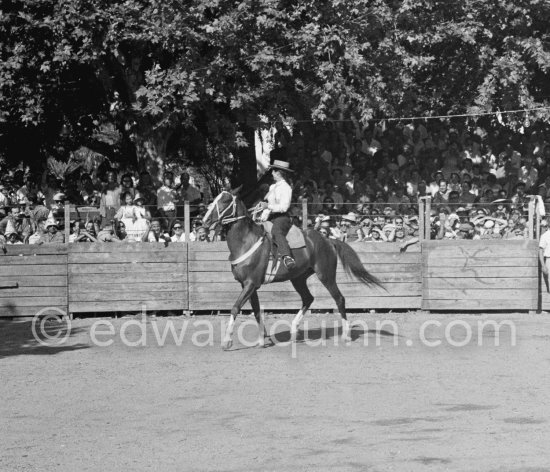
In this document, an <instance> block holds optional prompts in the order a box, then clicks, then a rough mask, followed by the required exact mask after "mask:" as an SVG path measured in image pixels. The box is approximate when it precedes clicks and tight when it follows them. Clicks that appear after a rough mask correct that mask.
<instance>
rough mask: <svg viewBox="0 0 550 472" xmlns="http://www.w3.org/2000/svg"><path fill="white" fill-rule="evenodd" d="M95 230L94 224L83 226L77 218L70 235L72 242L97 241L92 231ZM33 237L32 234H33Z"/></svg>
mask: <svg viewBox="0 0 550 472" xmlns="http://www.w3.org/2000/svg"><path fill="white" fill-rule="evenodd" d="M90 230H91V231H93V224H91V226H90V227H88V228H86V226H84V227H82V224H81V222H80V220H76V221H75V222H74V223H73V226H72V232H71V235H70V236H69V242H70V243H92V242H97V239H96V237H95V234H93V233H91V232H90ZM31 237H32V236H31Z"/></svg>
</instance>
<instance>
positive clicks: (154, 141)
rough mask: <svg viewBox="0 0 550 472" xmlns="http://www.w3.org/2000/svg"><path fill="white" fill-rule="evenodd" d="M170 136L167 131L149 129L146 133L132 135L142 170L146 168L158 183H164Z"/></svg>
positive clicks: (139, 166)
mask: <svg viewBox="0 0 550 472" xmlns="http://www.w3.org/2000/svg"><path fill="white" fill-rule="evenodd" d="M169 138H170V133H169V132H167V131H153V132H152V131H151V130H148V132H147V133H144V134H138V133H134V134H133V135H132V141H133V142H134V144H135V146H136V154H137V161H138V168H139V170H140V172H141V171H144V170H146V171H147V172H149V173H150V174H151V177H152V179H153V181H156V182H157V183H162V178H163V174H164V165H165V162H166V149H167V145H168V140H169Z"/></svg>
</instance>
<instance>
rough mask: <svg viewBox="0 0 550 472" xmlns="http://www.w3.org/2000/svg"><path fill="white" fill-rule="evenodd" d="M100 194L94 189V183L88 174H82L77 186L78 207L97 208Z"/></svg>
mask: <svg viewBox="0 0 550 472" xmlns="http://www.w3.org/2000/svg"><path fill="white" fill-rule="evenodd" d="M100 201H101V192H99V190H97V189H96V188H95V185H94V182H93V180H92V178H91V177H90V175H89V174H82V175H81V176H80V181H79V185H78V201H77V202H75V203H78V204H79V205H85V206H94V207H99V203H100Z"/></svg>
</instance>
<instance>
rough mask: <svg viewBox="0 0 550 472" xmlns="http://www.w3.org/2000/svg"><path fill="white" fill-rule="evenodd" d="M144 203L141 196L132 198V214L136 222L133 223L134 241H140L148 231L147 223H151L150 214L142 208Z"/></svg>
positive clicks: (137, 195)
mask: <svg viewBox="0 0 550 472" xmlns="http://www.w3.org/2000/svg"><path fill="white" fill-rule="evenodd" d="M144 203H145V201H144V198H143V197H142V196H141V194H136V197H135V198H134V205H135V211H134V214H135V217H136V220H135V221H134V239H135V240H136V241H141V240H142V238H143V235H144V234H145V233H146V232H147V231H148V229H149V221H151V213H150V212H149V210H148V209H147V208H146V207H145V206H144Z"/></svg>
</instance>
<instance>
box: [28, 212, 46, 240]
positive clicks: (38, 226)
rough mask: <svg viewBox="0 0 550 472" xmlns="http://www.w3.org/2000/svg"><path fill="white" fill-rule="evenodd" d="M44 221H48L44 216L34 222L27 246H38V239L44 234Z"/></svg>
mask: <svg viewBox="0 0 550 472" xmlns="http://www.w3.org/2000/svg"><path fill="white" fill-rule="evenodd" d="M46 221H48V218H47V217H44V216H41V217H39V218H38V219H37V220H36V222H35V231H34V233H32V234H31V235H30V236H29V239H28V243H29V244H38V243H39V242H40V238H42V235H43V234H44V233H46Z"/></svg>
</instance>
